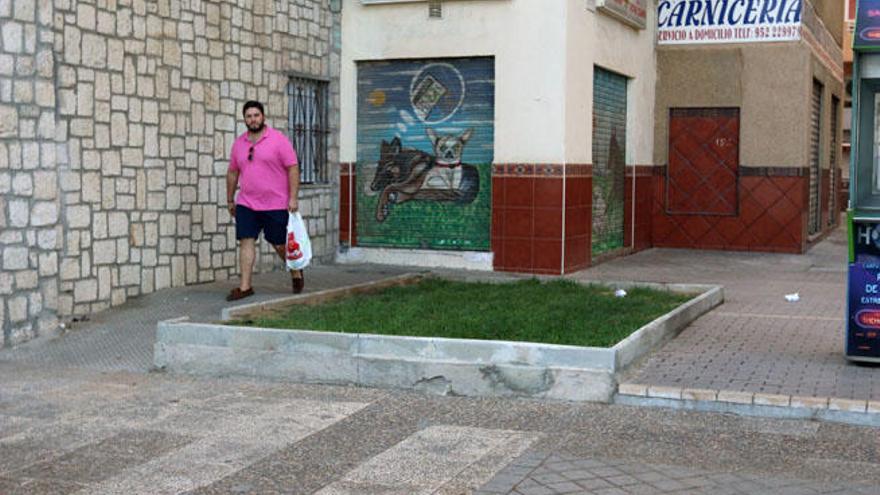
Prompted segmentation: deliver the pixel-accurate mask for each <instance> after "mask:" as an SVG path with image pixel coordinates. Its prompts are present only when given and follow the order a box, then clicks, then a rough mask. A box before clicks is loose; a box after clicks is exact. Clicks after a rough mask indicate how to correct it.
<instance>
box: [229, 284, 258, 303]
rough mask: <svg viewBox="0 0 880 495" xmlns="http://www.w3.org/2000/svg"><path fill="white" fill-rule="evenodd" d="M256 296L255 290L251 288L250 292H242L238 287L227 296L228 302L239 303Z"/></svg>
mask: <svg viewBox="0 0 880 495" xmlns="http://www.w3.org/2000/svg"><path fill="white" fill-rule="evenodd" d="M252 295H254V288H253V287H251V288H250V289H248V290H241V289H239V288H238V287H236V288H234V289H232V290H231V291H229V295H227V296H226V300H227V301H238V300H239V299H244V298H245V297H248V296H252Z"/></svg>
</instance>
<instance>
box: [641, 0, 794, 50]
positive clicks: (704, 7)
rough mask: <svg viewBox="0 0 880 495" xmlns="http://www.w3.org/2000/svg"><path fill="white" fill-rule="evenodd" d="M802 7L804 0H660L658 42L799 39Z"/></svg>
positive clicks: (687, 42)
mask: <svg viewBox="0 0 880 495" xmlns="http://www.w3.org/2000/svg"><path fill="white" fill-rule="evenodd" d="M802 11H803V3H802V0H660V2H659V3H658V5H657V23H658V29H657V36H658V43H659V44H661V45H676V44H678V45H688V44H701V43H752V42H759V41H791V40H799V39H800V37H801V13H802Z"/></svg>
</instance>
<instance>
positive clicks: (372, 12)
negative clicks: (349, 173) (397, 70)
mask: <svg viewBox="0 0 880 495" xmlns="http://www.w3.org/2000/svg"><path fill="white" fill-rule="evenodd" d="M654 9H655V5H654V2H653V0H652V1H650V2H649V9H648V10H649V15H650V17H649V21H648V26H649V28H648V29H645V30H635V29H632V28H630V27H628V26H626V25H624V24H621V23H620V22H618V21H616V20H614V19H612V18H610V17H607V16H605V15H603V14H598V13H596V12H595V9H594V8H592V7H588V6H587V5H586V3H585V2H583V1H582V0H564V1H557V0H554V1H552V2H549V1H537V0H504V1H502V0H482V1H479V0H475V1H469V2H444V3H443V18H442V19H429V18H428V16H427V4H426V3H424V2H416V3H404V4H390V5H372V6H364V5H362V4H361V2H360V0H344V14H343V20H342V76H341V83H340V85H341V112H342V129H341V143H340V144H341V160H342V161H344V162H345V161H349V162H351V161H355V160H356V158H357V150H356V147H357V125H356V122H357V70H356V62H357V61H362V60H382V59H398V58H437V57H468V56H493V57H494V58H495V161H496V162H499V163H513V162H526V163H528V162H533V163H591V159H592V157H591V148H592V93H593V65H594V64H598V65H601V66H603V67H605V68H607V69H609V70H612V71H616V72H620V73H622V74H624V75H626V76H629V77H631V78H633V82H632V86H631V88H630V102H631V105H630V112H629V114H630V118H631V120H630V125H629V134H628V136H627V147H628V150H627V155H628V163H648V162H649V160H650V157H651V146H652V144H653V136H652V134H653V129H652V122H653V117H652V112H653V100H654V93H653V91H654V89H653V88H654V54H653V52H654V50H653V46H654V38H655V36H654V31H655V29H654V19H653V16H654V13H653V11H654Z"/></svg>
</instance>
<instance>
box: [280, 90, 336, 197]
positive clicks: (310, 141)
mask: <svg viewBox="0 0 880 495" xmlns="http://www.w3.org/2000/svg"><path fill="white" fill-rule="evenodd" d="M287 100H288V103H287V111H288V113H287V115H288V117H287V119H288V120H287V129H288V132H289V133H290V141H291V142H292V143H293V148H294V149H295V150H296V156H297V158H298V159H299V180H300V182H301V183H303V184H320V183H326V182H327V134H328V133H329V129H328V128H327V82H326V81H319V80H315V79H307V78H303V77H291V78H290V80H289V81H288V84H287Z"/></svg>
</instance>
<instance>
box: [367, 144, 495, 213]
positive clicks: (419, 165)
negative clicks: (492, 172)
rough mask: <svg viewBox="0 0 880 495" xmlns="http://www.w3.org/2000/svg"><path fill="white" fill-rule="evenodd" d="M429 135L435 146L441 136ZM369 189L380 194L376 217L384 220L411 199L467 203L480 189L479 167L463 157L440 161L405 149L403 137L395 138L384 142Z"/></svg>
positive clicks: (423, 153)
mask: <svg viewBox="0 0 880 495" xmlns="http://www.w3.org/2000/svg"><path fill="white" fill-rule="evenodd" d="M428 135H429V137H431V139H432V143H434V144H435V147H436V145H437V142H438V137H437V136H436V134H434V133H433V131H430V132H429V133H428ZM469 136H470V132H467V133H466V135H465V134H462V135H461V136H459V137H465V139H464V141H462V142H461V145H460V147H463V146H464V142H465V141H466V140H467V137H469ZM447 139H448V138H447ZM459 157H460V155H459ZM456 169H458V170H456ZM370 189H371V190H372V191H374V192H377V193H380V194H379V201H378V203H377V205H376V220H377V221H379V222H384V221H385V219H387V218H388V216H389V215H390V214H391V208H392V207H393V206H394V205H396V204H401V203H405V202H407V201H410V200H422V201H440V202H452V203H456V204H462V205H463V204H468V203H470V202H472V201H473V200H474V198H476V196H477V193H479V191H480V175H479V172H478V171H477V167H475V166H473V165H468V164H465V163H460V159H459V162H458V163H449V161H448V160H438V159H437V157H436V156H434V155H430V154H428V153H425V152H423V151H420V150H417V149H415V148H404V147H403V146H402V145H401V142H400V138H394V139H392V140H391V142H387V141H384V140H383V141H382V144H381V147H380V149H379V162H378V165H377V167H376V175H375V176H374V177H373V182H372V183H371V184H370Z"/></svg>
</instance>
